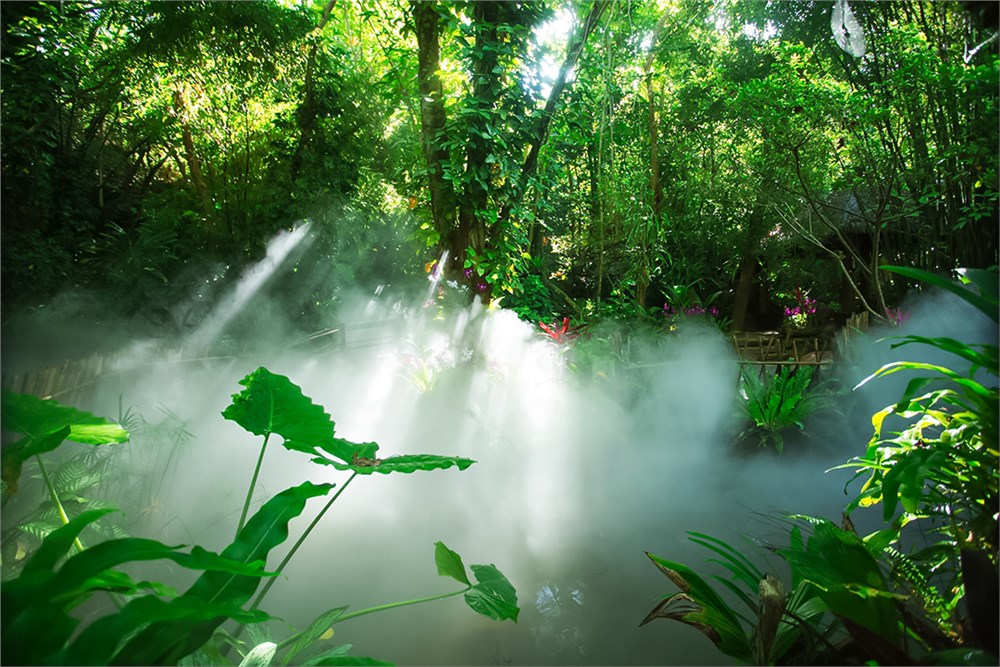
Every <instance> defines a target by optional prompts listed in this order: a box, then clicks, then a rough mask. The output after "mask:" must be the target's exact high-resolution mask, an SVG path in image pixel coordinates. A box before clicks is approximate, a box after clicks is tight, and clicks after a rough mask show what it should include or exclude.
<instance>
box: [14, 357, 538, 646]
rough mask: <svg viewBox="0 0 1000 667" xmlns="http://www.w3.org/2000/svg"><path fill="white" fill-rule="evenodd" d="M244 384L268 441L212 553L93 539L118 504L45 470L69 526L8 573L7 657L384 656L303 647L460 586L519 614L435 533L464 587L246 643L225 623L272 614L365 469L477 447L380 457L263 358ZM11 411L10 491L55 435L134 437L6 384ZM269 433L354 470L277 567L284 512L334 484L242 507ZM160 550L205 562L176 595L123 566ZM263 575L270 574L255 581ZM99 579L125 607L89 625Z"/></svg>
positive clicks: (243, 405) (423, 464)
mask: <svg viewBox="0 0 1000 667" xmlns="http://www.w3.org/2000/svg"><path fill="white" fill-rule="evenodd" d="M241 384H243V386H244V387H245V389H244V391H242V392H240V393H239V394H236V395H234V396H233V403H232V404H231V405H230V406H229V407H228V408H226V410H225V412H224V413H223V415H224V416H225V417H226V418H227V419H231V420H233V421H235V422H237V423H238V424H240V425H241V426H243V427H244V428H245V429H246V430H248V431H250V432H251V433H255V434H257V435H262V436H264V444H263V446H262V447H261V451H260V457H259V458H258V462H257V467H256V468H255V470H254V474H253V479H252V480H251V484H250V490H249V491H248V494H247V500H246V503H245V504H244V507H243V512H242V514H241V516H240V520H239V525H238V528H237V532H236V537H235V538H234V540H233V542H232V544H230V545H229V546H228V547H227V548H226V549H225V550H223V551H222V553H221V554H214V553H211V552H208V551H206V550H205V549H203V548H201V547H199V546H194V547H192V548H191V550H190V551H182V547H176V546H168V545H165V544H162V543H160V542H158V541H155V540H150V539H144V538H134V537H124V538H118V539H111V540H107V541H104V542H100V543H99V544H95V545H93V546H90V547H89V548H85V547H84V544H83V543H82V542H81V540H80V534H81V532H82V531H83V530H84V529H85V528H86V527H88V526H90V525H91V524H93V523H94V522H95V521H97V520H98V519H100V518H101V517H103V516H104V515H106V514H108V513H109V512H112V511H113V510H111V509H99V510H85V511H82V512H80V513H79V514H77V515H76V516H74V517H72V518H70V517H69V516H68V514H67V513H66V511H65V510H64V508H63V506H62V505H61V504H60V501H59V496H58V493H57V490H56V486H55V484H54V483H52V482H50V480H49V476H48V475H47V474H46V475H45V478H46V484H47V486H48V487H49V489H50V490H51V492H52V497H53V500H54V502H55V504H56V505H57V507H59V511H60V516H61V518H62V521H63V524H64V525H62V526H61V527H59V528H57V529H55V530H52V531H50V532H48V533H47V534H46V535H45V536H44V537H43V539H42V541H41V545H40V546H39V547H38V549H37V550H35V552H34V553H33V554H31V555H30V556H29V557H27V558H26V559H25V561H24V565H23V567H22V568H21V571H20V573H19V574H18V576H16V577H14V578H12V579H9V580H8V581H6V582H5V583H4V586H3V589H2V591H0V595H2V604H3V607H4V615H3V619H2V621H0V624H2V631H0V639H2V641H3V643H4V647H5V649H6V650H5V651H4V654H3V663H4V664H167V663H174V662H177V661H179V660H181V659H182V658H185V656H190V655H191V654H193V653H195V652H199V655H200V656H201V657H200V658H199V660H200V659H205V660H210V661H215V662H220V663H222V664H229V661H228V660H226V659H225V654H226V653H227V652H228V650H229V648H228V647H231V646H235V647H237V648H238V649H239V650H240V651H241V652H245V653H246V654H245V656H244V657H243V663H242V664H249V663H248V662H247V661H250V662H252V663H253V664H264V665H266V664H270V662H271V661H272V660H276V659H277V655H278V652H279V651H281V652H282V656H281V660H283V664H288V663H289V662H290V661H291V660H293V659H296V661H297V662H299V663H302V664H385V663H378V662H377V661H373V660H371V659H369V658H359V657H355V656H348V655H345V653H346V648H345V647H343V646H342V647H337V648H336V649H333V650H331V651H326V652H323V653H322V654H321V655H318V656H313V657H312V658H304V657H303V656H304V655H305V654H304V653H303V651H305V650H306V649H308V648H309V647H310V646H312V644H314V643H315V642H316V641H317V640H319V639H320V638H321V637H322V636H324V635H325V633H326V632H327V631H328V629H329V628H330V626H332V625H334V624H336V623H341V622H344V621H346V620H350V619H352V618H357V617H359V616H363V615H367V614H371V613H375V612H379V611H385V610H388V609H394V608H397V607H402V606H407V605H413V604H419V603H423V602H431V601H434V600H439V599H444V598H447V597H454V596H457V595H463V596H464V598H465V600H466V603H467V604H468V605H469V607H470V608H472V609H473V610H475V611H476V612H477V613H480V614H483V615H485V616H487V617H489V618H494V619H498V620H504V619H511V620H514V621H515V622H516V620H517V616H518V612H519V609H518V607H517V596H516V592H515V590H514V588H513V586H511V584H510V582H509V581H508V580H507V579H506V577H504V576H503V574H501V573H500V572H499V571H498V570H497V569H496V567H494V566H493V565H472V566H471V570H472V577H473V578H471V579H470V577H469V575H468V574H467V573H466V568H465V565H464V564H463V562H462V559H461V557H460V556H459V555H458V554H457V553H455V552H453V551H451V550H450V549H448V548H447V547H446V546H445V545H444V544H443V543H441V542H438V543H436V545H435V562H436V564H437V569H438V573H439V574H440V575H442V576H447V577H451V578H453V579H455V580H456V581H458V582H460V583H462V584H464V588H462V589H461V590H458V591H455V592H452V593H445V594H442V595H435V596H431V597H427V598H418V599H414V600H404V601H400V602H393V603H389V604H384V605H379V606H376V607H371V608H368V609H362V610H358V611H353V612H348V611H347V607H336V608H334V609H331V610H329V611H327V612H325V613H324V614H322V615H321V616H320V617H319V618H317V619H316V620H315V621H314V622H313V623H312V624H311V625H310V626H309V627H308V628H306V629H305V630H303V631H301V632H298V633H296V634H295V635H293V636H292V637H289V638H288V639H286V640H285V641H283V642H280V643H274V642H262V643H258V642H254V645H252V646H247V645H245V644H244V643H243V642H240V641H239V632H240V631H239V630H237V631H236V633H234V634H230V633H227V632H225V631H224V630H222V628H221V626H222V624H223V623H224V622H225V621H226V620H227V619H232V620H234V621H237V622H238V623H243V624H246V623H261V622H263V621H266V620H268V619H269V618H271V617H270V616H269V615H268V614H266V613H264V612H262V611H259V610H258V609H257V607H258V606H259V605H260V603H261V600H262V599H263V597H264V596H265V595H266V594H267V592H268V590H270V587H271V585H273V582H274V581H275V580H276V579H274V578H273V577H276V575H278V574H279V573H280V572H282V571H283V569H284V568H285V566H286V565H287V563H288V562H289V560H290V559H291V557H292V556H293V555H294V554H295V552H296V551H297V550H298V548H299V547H300V546H301V545H302V543H303V542H304V541H305V539H306V537H308V535H309V533H310V532H311V531H312V529H313V528H315V526H316V525H317V524H318V522H319V521H320V519H321V518H322V516H323V515H324V514H325V513H326V511H327V510H328V509H329V508H330V506H331V505H332V504H333V502H334V501H335V500H336V499H337V498H338V497H339V496H340V494H341V493H343V491H344V489H346V487H347V486H348V484H349V483H350V482H351V481H352V480H353V479H354V478H355V477H357V476H358V475H369V474H372V473H374V472H378V473H381V474H388V473H390V472H406V473H410V472H414V471H417V470H434V469H443V468H449V467H457V468H458V469H459V470H464V469H465V468H467V467H469V466H470V465H472V463H474V461H472V460H471V459H462V458H458V457H442V456H433V455H405V456H395V457H387V458H385V459H379V458H376V457H375V455H376V453H377V451H378V445H377V444H376V443H362V444H357V443H350V442H348V441H346V440H341V439H339V438H335V437H334V429H333V426H334V425H333V422H332V421H331V419H330V416H329V415H328V414H326V413H325V412H324V411H323V409H322V408H321V407H320V406H318V405H315V404H313V403H312V402H311V401H310V400H309V399H308V398H307V397H305V396H304V395H302V393H301V391H300V390H299V388H298V387H297V386H296V385H294V384H292V383H291V381H290V380H288V378H286V377H284V376H280V375H275V374H273V373H270V372H269V371H268V370H267V369H264V368H259V369H257V370H256V371H254V372H253V373H251V374H250V375H248V376H247V377H246V378H244V379H243V380H242V381H241ZM3 420H4V429H5V430H6V431H10V432H21V433H24V434H25V437H24V438H22V439H21V440H18V441H16V442H14V443H11V444H9V445H5V447H4V449H3V462H4V468H3V470H4V484H5V491H10V490H11V489H14V490H16V485H17V481H18V478H19V474H20V470H21V467H22V464H23V463H24V461H25V460H26V459H27V458H28V457H30V456H34V457H36V458H38V463H39V468H40V470H42V471H43V472H44V471H45V467H44V464H43V463H42V461H41V459H40V455H41V454H42V453H44V452H48V451H51V450H53V449H55V448H57V447H58V446H59V445H60V444H61V443H62V441H63V440H64V439H66V438H69V439H73V440H76V441H79V442H85V443H88V444H95V445H96V444H106V443H111V442H124V441H125V440H126V439H127V438H128V432H127V431H125V429H123V428H122V427H121V426H119V425H117V424H113V423H111V422H108V421H107V420H104V419H101V418H98V417H94V416H93V415H90V414H88V413H84V412H81V411H78V410H75V409H73V408H69V407H66V406H62V405H59V404H58V403H56V402H54V401H42V400H41V399H37V398H35V397H33V396H28V395H21V394H13V393H10V392H4V395H3ZM272 435H279V436H281V437H282V438H283V444H284V446H285V447H286V448H287V449H290V450H294V451H301V452H306V453H308V454H311V455H313V456H314V457H315V458H314V459H313V460H314V461H315V462H317V463H320V464H322V465H331V466H333V467H335V468H337V469H339V470H345V471H351V476H350V478H349V479H348V480H347V482H346V483H344V484H343V485H342V486H341V487H340V489H339V490H338V491H337V493H336V494H334V495H333V497H332V498H331V499H330V500H329V501H328V502H327V504H326V505H325V506H324V508H323V509H322V510H321V511H320V512H319V514H318V515H317V516H316V517H315V518H314V519H313V521H312V523H311V524H310V525H309V527H308V528H306V530H305V531H304V532H303V534H302V535H301V536H300V537H299V539H298V541H297V542H296V543H295V544H294V545H293V546H292V547H291V549H290V550H289V552H288V553H287V555H286V556H285V558H284V560H283V561H282V562H281V563H280V564H279V565H278V567H277V568H276V570H275V571H274V572H265V571H264V565H265V562H266V559H267V556H268V554H269V553H270V551H271V550H273V549H274V548H275V547H277V546H278V545H280V544H282V543H283V542H284V541H285V540H286V539H287V538H288V536H289V532H288V524H289V521H290V520H291V519H293V518H295V517H297V516H299V515H300V514H301V513H302V511H303V510H304V509H305V505H306V502H307V501H308V500H309V499H310V498H316V497H323V496H326V495H328V494H329V492H330V491H331V490H332V489H333V488H334V487H335V486H336V485H335V484H333V483H323V484H313V483H311V482H305V483H303V484H301V485H299V486H297V487H293V488H291V489H287V490H285V491H283V492H281V493H279V494H277V495H276V496H274V497H273V498H271V499H270V500H268V501H267V502H266V503H264V504H263V506H262V507H261V508H260V509H259V510H258V511H257V512H256V513H254V514H253V516H251V517H249V518H247V514H248V513H249V507H250V502H251V500H252V497H253V490H254V487H255V485H256V481H257V478H258V475H259V473H260V471H261V467H262V461H263V456H264V452H265V450H266V447H267V443H268V440H269V438H270V437H271V436H272ZM10 492H13V491H10ZM74 550H75V552H73V551H74ZM163 559H166V560H170V561H173V562H174V563H175V564H177V565H180V566H182V567H186V568H189V569H194V570H199V571H202V572H203V573H202V575H201V576H200V577H199V578H198V579H197V580H196V581H195V582H194V584H192V585H191V586H190V587H189V588H188V589H187V590H186V591H185V592H184V593H183V594H181V595H178V594H177V593H176V591H175V590H174V589H173V588H171V587H169V586H166V585H164V584H161V583H158V582H154V581H135V580H134V579H132V577H131V576H130V575H129V574H126V573H125V572H124V571H122V570H120V569H118V568H119V567H120V566H123V565H126V564H135V563H140V562H144V561H151V560H163ZM264 578H271V579H270V581H269V582H268V583H267V584H266V585H265V586H264V587H263V589H262V590H260V591H259V592H258V588H259V586H260V583H261V580H262V579H264ZM473 582H475V583H473ZM99 592H104V593H109V594H111V595H112V599H113V601H114V602H115V603H116V607H117V610H116V611H115V612H114V613H111V614H106V615H103V616H100V617H99V618H97V619H96V620H93V621H91V622H89V623H87V624H84V627H82V628H81V627H80V626H81V621H80V619H79V618H77V617H76V616H75V615H74V613H73V612H74V610H75V609H76V608H78V607H79V606H80V605H81V604H84V603H85V602H87V601H88V600H89V599H91V598H92V597H93V596H94V595H95V594H96V593H99ZM255 593H256V594H257V595H256V598H254V594H255ZM240 627H241V628H242V626H240ZM219 642H221V644H219ZM227 645H228V646H227Z"/></svg>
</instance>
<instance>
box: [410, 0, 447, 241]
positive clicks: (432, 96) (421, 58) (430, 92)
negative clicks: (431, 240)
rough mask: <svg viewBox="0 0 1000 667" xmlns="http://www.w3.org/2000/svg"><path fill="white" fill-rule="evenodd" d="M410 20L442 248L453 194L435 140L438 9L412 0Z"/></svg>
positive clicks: (443, 153) (440, 106)
mask: <svg viewBox="0 0 1000 667" xmlns="http://www.w3.org/2000/svg"><path fill="white" fill-rule="evenodd" d="M411 6H412V8H413V23H414V26H415V29H416V34H417V74H418V87H419V91H420V138H421V142H420V143H421V144H422V146H423V150H424V161H425V162H426V164H427V178H428V185H429V187H430V195H431V218H432V220H433V222H434V229H435V230H437V232H438V234H439V235H440V245H441V247H443V248H450V247H451V246H452V243H451V241H452V236H453V234H454V220H455V195H454V191H453V190H452V187H451V184H450V183H449V182H448V181H446V180H445V178H444V165H445V163H446V162H447V161H448V151H447V150H445V149H444V148H443V147H442V146H441V145H440V142H439V141H438V136H439V135H440V134H441V133H442V132H443V131H444V127H445V111H444V95H443V93H442V88H441V79H440V78H439V77H438V74H437V73H438V70H439V69H440V58H441V48H440V45H439V43H438V30H439V27H438V13H437V9H436V7H435V5H434V3H431V2H422V1H421V0H414V1H413V2H412V3H411Z"/></svg>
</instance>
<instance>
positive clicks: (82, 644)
mask: <svg viewBox="0 0 1000 667" xmlns="http://www.w3.org/2000/svg"><path fill="white" fill-rule="evenodd" d="M218 618H231V619H233V620H235V621H239V622H240V623H262V622H264V621H267V620H268V619H269V618H270V616H269V615H268V614H266V613H264V612H262V611H246V610H244V609H243V608H242V606H241V605H239V604H234V603H211V602H205V601H202V600H194V599H182V598H178V599H176V600H171V601H164V600H161V599H159V598H157V597H155V596H152V595H146V596H144V597H140V598H135V599H133V600H131V601H129V603H128V604H126V605H125V606H124V607H123V608H122V609H121V610H120V611H119V612H118V613H117V614H113V615H111V616H105V617H103V618H100V619H98V620H97V621H95V622H94V623H93V624H91V625H90V626H89V627H88V628H86V629H85V630H84V631H83V632H81V633H80V636H79V637H77V638H76V640H74V641H73V643H72V644H71V645H70V646H69V647H68V648H67V650H66V651H64V652H63V653H61V654H60V655H61V656H62V659H61V660H60V662H61V663H62V664H67V665H101V664H107V661H108V657H109V656H111V655H112V654H113V652H114V651H115V649H116V648H117V647H118V644H119V642H121V640H122V639H123V638H124V637H127V636H128V635H130V634H131V633H132V632H134V631H135V630H137V629H139V628H141V627H143V626H145V625H148V624H150V623H161V624H165V625H167V624H176V623H184V624H198V623H204V622H214V621H215V620H216V619H218Z"/></svg>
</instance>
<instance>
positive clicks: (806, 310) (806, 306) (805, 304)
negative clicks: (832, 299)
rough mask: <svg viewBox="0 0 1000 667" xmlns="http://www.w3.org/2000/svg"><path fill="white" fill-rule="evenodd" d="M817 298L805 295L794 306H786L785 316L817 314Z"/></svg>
mask: <svg viewBox="0 0 1000 667" xmlns="http://www.w3.org/2000/svg"><path fill="white" fill-rule="evenodd" d="M815 314H816V299H810V298H809V297H803V298H802V301H801V302H799V304H798V305H796V306H794V307H793V308H785V317H788V318H792V317H797V316H800V315H815Z"/></svg>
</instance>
